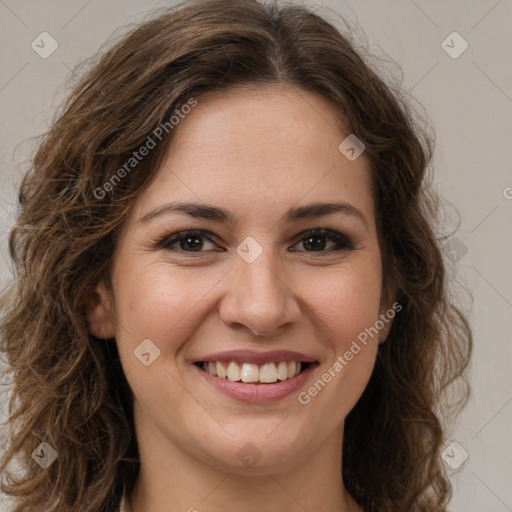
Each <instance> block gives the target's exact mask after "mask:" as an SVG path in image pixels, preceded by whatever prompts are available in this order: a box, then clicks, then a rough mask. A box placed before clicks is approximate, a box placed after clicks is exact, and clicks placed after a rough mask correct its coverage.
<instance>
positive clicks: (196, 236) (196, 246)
mask: <svg viewBox="0 0 512 512" xmlns="http://www.w3.org/2000/svg"><path fill="white" fill-rule="evenodd" d="M208 243H210V244H212V246H213V247H215V244H214V243H213V242H212V241H211V240H210V238H209V237H208V236H207V235H206V233H205V232H204V231H181V232H179V233H174V234H173V235H171V236H168V237H166V238H164V239H163V240H162V241H161V242H160V243H159V244H158V247H159V248H160V249H166V250H171V251H183V252H206V251H208V250H212V249H205V250H203V249H204V247H205V245H206V246H207V244H208ZM177 244H179V245H178V246H177V247H176V245H177Z"/></svg>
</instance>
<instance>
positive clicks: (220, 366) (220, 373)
mask: <svg viewBox="0 0 512 512" xmlns="http://www.w3.org/2000/svg"><path fill="white" fill-rule="evenodd" d="M208 366H209V365H208ZM215 368H216V370H217V375H218V376H219V377H221V378H222V379H225V378H226V377H227V376H228V372H227V371H226V368H224V366H223V364H222V363H221V362H220V361H217V362H216V363H215ZM212 375H213V374H212Z"/></svg>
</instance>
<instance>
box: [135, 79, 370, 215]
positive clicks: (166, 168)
mask: <svg viewBox="0 0 512 512" xmlns="http://www.w3.org/2000/svg"><path fill="white" fill-rule="evenodd" d="M197 102H198V103H197V106H196V107H194V109H192V110H191V111H190V113H189V114H187V115H186V116H184V117H183V119H181V120H180V123H179V125H178V126H177V127H176V128H175V131H174V132H173V136H174V138H173V140H172V142H171V144H170V146H169V148H168V150H167V154H166V159H165V162H164V164H163V165H162V167H161V168H160V169H159V171H158V172H157V174H156V176H155V179H154V180H153V182H152V183H151V185H150V186H149V187H148V189H146V190H145V191H144V192H143V194H141V197H139V199H138V201H137V203H136V205H135V209H136V210H137V213H139V214H143V213H144V211H145V210H147V209H148V208H150V207H154V206H155V205H158V204H159V203H164V202H168V201H170V200H176V199H179V200H189V201H196V202H197V201H204V202H206V203H208V204H218V205H219V206H222V207H225V208H229V209H238V210H239V212H241V213H244V212H245V213H246V214H247V215H251V214H254V212H255V211H256V210H257V209H259V211H260V214H261V215H264V214H265V212H268V213H269V215H271V214H272V215H273V214H275V213H276V209H277V208H278V207H279V206H282V208H283V209H288V208H289V207H291V206H293V205H296V204H297V203H298V202H303V203H308V202H316V201H329V200H332V201H335V200H345V201H350V202H352V203H353V202H356V203H358V206H357V207H358V208H360V209H364V210H366V212H367V214H369V215H370V217H373V200H372V192H371V191H372V183H371V171H370V163H369V160H368V159H367V157H366V155H364V153H363V154H362V155H361V156H360V157H359V158H357V159H356V160H354V161H349V160H348V159H347V158H346V157H345V156H344V155H343V154H342V153H341V152H340V151H339V149H338V146H339V145H340V143H341V142H342V141H343V140H344V139H345V138H346V137H347V135H349V132H348V130H346V129H345V127H344V126H343V121H342V119H341V118H340V116H339V114H338V112H337V111H336V108H335V106H334V105H333V104H332V103H331V102H329V101H328V100H327V99H325V98H323V97H321V96H319V95H317V94H315V93H312V92H309V91H305V90H302V89H296V88H290V87H272V88H270V87H264V88H260V89H256V88H254V87H244V88H238V89H235V90H231V91H227V92H226V91H223V92H219V93H213V94H209V95H206V96H202V97H198V98H197ZM271 206H272V207H271Z"/></svg>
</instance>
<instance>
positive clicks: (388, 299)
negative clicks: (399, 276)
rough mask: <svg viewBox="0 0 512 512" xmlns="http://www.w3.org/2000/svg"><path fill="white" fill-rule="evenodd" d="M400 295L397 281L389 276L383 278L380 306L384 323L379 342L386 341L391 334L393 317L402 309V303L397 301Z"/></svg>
mask: <svg viewBox="0 0 512 512" xmlns="http://www.w3.org/2000/svg"><path fill="white" fill-rule="evenodd" d="M397 295H398V286H397V285H396V283H395V281H394V280H393V279H392V278H391V277H390V276H389V277H387V278H386V279H384V280H383V286H382V293H381V299H380V308H379V320H380V321H381V322H382V323H383V324H384V326H383V328H382V329H379V344H382V343H384V342H385V341H386V340H387V339H388V336H389V331H390V330H391V325H392V324H393V318H395V315H396V314H397V312H398V311H400V310H401V309H402V305H401V304H399V303H398V302H396V297H397Z"/></svg>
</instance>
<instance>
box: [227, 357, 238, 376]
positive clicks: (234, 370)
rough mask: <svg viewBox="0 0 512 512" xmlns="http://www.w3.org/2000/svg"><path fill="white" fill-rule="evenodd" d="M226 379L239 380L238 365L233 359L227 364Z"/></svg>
mask: <svg viewBox="0 0 512 512" xmlns="http://www.w3.org/2000/svg"><path fill="white" fill-rule="evenodd" d="M228 379H229V380H232V381H237V380H240V366H238V365H237V364H236V363H235V362H234V361H231V362H230V363H229V364H228Z"/></svg>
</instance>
